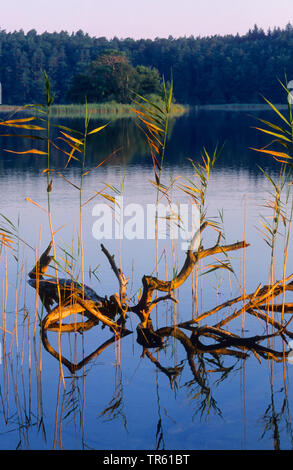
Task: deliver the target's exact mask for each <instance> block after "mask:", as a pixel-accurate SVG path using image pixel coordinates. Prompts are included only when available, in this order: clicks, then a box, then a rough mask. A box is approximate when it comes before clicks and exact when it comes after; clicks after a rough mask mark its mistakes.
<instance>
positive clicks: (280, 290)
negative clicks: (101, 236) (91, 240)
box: [28, 223, 293, 393]
mask: <svg viewBox="0 0 293 470" xmlns="http://www.w3.org/2000/svg"><path fill="white" fill-rule="evenodd" d="M206 226H207V224H206V223H205V224H203V225H202V226H201V228H200V230H199V232H201V231H202V230H204V229H205V228H206ZM220 240H221V237H218V240H217V243H216V245H214V246H212V247H211V248H208V249H203V248H200V249H198V250H197V251H193V243H191V245H190V249H189V250H188V251H187V252H186V257H185V260H184V263H183V266H182V268H181V270H180V271H179V273H178V274H177V275H175V276H174V277H173V279H171V280H169V281H164V280H161V279H158V278H157V277H153V276H146V275H145V276H143V278H142V294H141V297H140V298H139V301H138V303H137V304H136V305H131V303H130V301H129V299H128V297H127V285H128V278H127V277H126V276H125V275H124V273H123V272H122V271H121V269H119V268H118V267H117V265H116V262H115V258H114V256H113V255H111V254H110V253H109V252H108V250H107V249H106V248H105V246H104V245H101V250H102V253H103V254H104V255H105V256H106V258H107V259H108V261H109V264H110V267H111V269H112V271H113V273H114V275H115V277H116V278H117V280H118V284H119V292H114V293H113V294H112V295H111V296H110V297H109V298H108V297H106V296H105V297H102V296H100V295H98V294H97V293H96V292H95V291H94V290H93V289H92V288H90V287H89V286H86V285H84V286H82V285H81V284H79V283H78V282H76V281H73V280H71V279H69V280H68V279H59V280H58V281H56V279H53V278H49V277H48V278H47V279H46V278H44V273H45V272H46V269H47V267H48V265H49V263H50V261H51V260H52V256H50V254H49V253H50V248H51V244H50V245H49V246H48V247H47V249H46V250H45V251H44V253H43V254H42V255H41V257H40V259H39V260H38V261H37V263H36V266H35V267H34V268H33V269H32V270H31V271H30V273H29V277H30V280H29V281H28V282H29V284H30V285H31V286H32V287H34V288H35V289H36V290H37V292H38V294H39V296H40V298H41V301H42V302H43V304H44V306H45V308H46V311H47V315H46V316H45V318H44V319H43V320H42V322H41V331H42V341H43V344H44V346H45V348H46V350H47V351H48V352H49V353H51V354H52V355H53V356H54V357H56V358H57V357H58V358H59V359H60V357H61V361H62V362H63V364H64V365H66V366H67V367H68V369H69V370H70V371H71V372H74V371H76V370H78V369H79V366H78V365H72V364H70V363H69V362H68V360H67V359H66V358H64V357H63V356H62V355H61V354H59V353H57V352H56V351H54V349H53V348H52V346H51V345H50V342H49V340H48V337H47V331H53V332H54V331H61V332H69V333H70V332H80V333H83V332H86V331H88V330H89V329H91V328H93V327H95V326H96V325H98V324H101V325H102V328H104V327H108V328H109V329H110V330H111V331H112V332H113V333H114V337H113V338H116V339H117V338H122V337H124V336H127V335H128V334H130V333H131V331H130V330H128V329H127V328H126V324H127V319H128V317H129V316H130V315H131V314H132V313H134V314H135V315H136V316H137V317H138V319H139V324H138V326H137V328H136V331H137V342H138V343H139V344H140V345H141V346H142V347H143V356H146V357H148V358H149V359H150V361H151V362H152V363H153V364H154V365H155V366H156V367H157V368H158V369H159V370H160V371H161V372H163V373H165V374H166V375H167V376H168V378H169V380H170V383H171V386H173V383H174V380H175V378H176V377H177V375H178V374H179V372H180V367H178V368H176V367H175V369H173V368H168V367H165V366H163V365H162V364H161V363H160V361H159V360H158V359H157V358H155V357H154V356H153V355H152V354H151V353H150V351H149V349H150V348H159V349H161V348H162V347H163V345H164V343H165V341H166V339H167V338H169V337H173V338H174V339H176V340H177V341H179V343H181V344H182V346H183V348H184V350H185V352H186V354H187V361H188V364H189V366H190V368H191V371H192V373H193V376H194V378H195V380H196V381H197V382H198V383H199V384H200V385H201V387H202V389H203V390H205V393H206V392H207V390H206V389H205V387H206V386H205V384H204V382H203V381H202V375H201V373H199V372H198V370H197V367H196V364H195V357H201V356H205V355H206V354H208V355H211V356H212V357H213V358H216V360H217V361H220V359H219V358H220V357H225V356H233V357H234V358H235V359H236V360H239V359H246V358H247V357H248V356H249V353H252V354H254V356H255V357H256V358H257V360H259V361H260V360H261V358H264V359H269V358H271V359H273V360H275V361H282V360H283V359H284V357H285V356H286V355H287V354H288V353H285V352H284V351H283V350H281V351H278V350H276V349H273V348H271V347H269V345H268V340H269V339H271V338H274V337H277V336H279V337H281V338H282V339H283V340H285V341H286V342H287V343H288V341H287V338H293V333H292V332H291V331H290V330H289V325H290V323H291V319H292V318H293V317H290V318H289V320H288V321H287V322H284V323H281V322H280V321H278V320H276V318H274V317H273V315H272V316H271V315H270V304H271V303H272V301H273V299H275V298H276V297H278V296H279V295H282V294H284V293H285V292H286V291H292V290H293V281H292V277H293V275H290V276H289V277H287V278H286V279H285V280H281V281H277V282H276V283H274V285H265V286H260V285H259V286H258V287H257V289H256V290H255V291H254V292H252V293H250V294H246V295H241V296H238V297H235V298H233V299H229V300H227V301H226V302H224V303H222V304H220V305H217V306H216V307H214V308H213V309H211V310H209V311H207V312H204V313H203V314H201V315H199V316H197V317H195V318H193V319H191V320H189V321H186V322H183V323H179V324H177V325H171V326H165V327H163V328H159V329H157V330H155V329H154V327H153V323H152V319H151V313H152V310H153V309H154V307H155V306H156V305H158V304H159V303H160V302H164V301H166V300H171V301H173V302H177V300H176V299H175V296H174V292H175V291H176V290H177V289H178V288H179V287H180V286H181V285H182V284H183V283H184V282H185V281H186V280H187V278H188V277H189V275H190V274H191V273H192V271H193V270H194V268H195V266H196V264H197V263H198V261H199V260H201V259H203V258H206V257H210V256H213V255H215V254H220V253H223V254H224V253H228V252H231V251H235V250H241V249H244V248H247V247H248V246H249V244H248V243H247V242H245V241H241V242H237V243H233V244H229V245H220V244H219V243H220ZM57 282H58V283H59V289H60V293H61V295H60V299H61V302H60V301H59V298H58V295H57ZM159 292H163V293H165V295H162V296H158V295H156V296H155V294H158V293H159ZM237 304H241V305H240V306H239V307H238V308H236V309H235V310H234V312H233V313H232V314H230V315H228V316H223V318H222V319H221V320H220V321H218V322H217V323H215V324H214V325H212V326H209V325H201V326H199V323H200V322H202V321H203V320H205V319H209V320H210V319H211V318H212V316H213V315H214V314H215V313H217V312H220V311H221V310H222V311H223V312H225V311H226V310H227V308H231V307H232V306H234V305H237ZM292 305H293V304H292V303H288V302H287V303H285V302H284V303H283V304H282V303H278V304H276V305H275V306H272V308H271V311H272V312H284V313H286V312H291V311H292V309H293V307H292ZM77 314H80V315H82V317H83V318H82V321H76V315H77ZM242 314H249V315H253V316H256V317H257V318H258V320H259V321H261V322H262V323H263V326H264V334H263V335H256V336H251V337H242V336H239V335H236V334H234V333H231V332H228V331H227V330H226V329H225V330H224V329H223V327H226V326H227V325H228V324H230V323H231V322H232V321H233V320H234V319H236V318H238V317H239V316H240V315H242ZM72 315H73V316H74V321H71V322H69V323H65V322H63V320H64V319H67V318H70V317H71V316H72ZM287 318H288V317H287ZM60 319H61V321H62V324H61V325H60V323H59V322H60ZM268 325H270V326H271V328H272V329H273V331H272V332H270V333H268V331H267V327H268ZM183 330H185V331H183ZM188 331H189V335H188V334H187V332H188ZM207 340H208V341H209V343H208V344H207V343H206V341H207ZM264 342H266V344H265V345H264V344H261V343H264ZM110 343H111V341H110ZM110 343H109V344H110ZM105 344H106V343H105ZM107 344H108V343H107ZM101 348H102V350H103V347H102V346H101ZM97 351H101V349H100V348H98V350H97ZM93 354H94V353H93ZM90 357H92V355H90ZM88 360H90V359H88ZM213 360H214V359H213ZM221 367H222V366H221ZM221 367H220V366H219V370H221ZM217 370H218V369H217ZM223 370H225V368H224V369H223Z"/></svg>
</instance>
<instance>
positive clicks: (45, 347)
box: [0, 113, 293, 449]
mask: <svg viewBox="0 0 293 470" xmlns="http://www.w3.org/2000/svg"><path fill="white" fill-rule="evenodd" d="M64 124H66V122H65V121H64ZM67 124H68V123H67ZM251 125H252V121H251V119H250V118H249V117H248V116H247V115H246V114H243V113H235V114H234V113H232V114H231V113H230V114H229V113H212V114H208V115H207V114H206V113H199V114H195V115H192V116H189V117H187V116H185V117H182V118H180V119H178V120H174V121H173V122H172V132H171V135H170V138H169V142H168V152H167V158H168V159H167V161H166V164H167V167H166V168H167V172H170V174H172V169H174V171H175V170H176V172H177V170H178V172H180V171H181V170H182V173H183V174H184V175H187V176H188V170H186V168H187V166H186V158H188V157H192V158H198V157H199V155H200V151H201V149H202V146H203V145H206V146H207V147H208V148H214V145H215V143H216V142H217V141H219V143H222V141H223V140H226V147H225V152H224V153H223V159H219V161H218V165H217V168H216V171H215V181H214V183H215V184H214V183H213V185H212V187H211V193H210V194H211V197H210V200H209V204H210V206H209V207H210V208H211V212H212V213H213V212H214V213H215V212H216V210H217V209H218V208H219V207H225V208H226V207H227V210H228V219H226V222H227V233H228V234H229V237H231V238H232V241H233V242H234V241H235V240H238V239H239V240H241V239H242V234H243V231H242V227H241V226H240V225H241V224H238V223H237V224H235V216H237V217H239V214H240V213H241V214H242V212H241V210H242V205H241V204H242V199H243V197H244V195H247V196H248V197H247V206H246V207H247V213H248V221H249V227H247V233H249V240H248V241H249V243H251V250H252V251H251V253H252V254H251V255H249V253H250V252H248V251H247V257H249V256H250V258H249V261H251V263H250V266H249V267H247V285H246V287H247V292H248V289H250V288H251V290H250V291H249V292H250V294H248V297H247V298H244V297H243V295H242V296H239V292H238V293H237V295H236V297H234V298H233V299H231V298H230V297H229V289H227V290H224V288H222V286H221V287H220V288H219V289H218V288H217V297H216V296H215V295H213V294H214V291H215V289H214V288H213V287H212V282H211V281H208V282H207V284H206V285H205V287H204V288H203V291H202V292H201V296H202V298H203V300H204V308H202V309H200V308H198V309H197V308H196V307H195V306H196V303H195V302H194V297H192V305H191V306H190V302H189V301H188V300H187V299H189V300H190V297H188V296H189V294H190V291H191V289H189V288H190V284H189V286H188V289H185V290H184V289H183V291H181V292H180V295H179V296H178V299H179V300H180V302H179V304H180V306H181V311H180V310H179V307H178V310H176V309H177V304H176V303H174V302H173V300H172V298H171V296H170V297H169V298H168V294H169V292H166V291H164V294H162V296H163V297H165V299H163V300H160V301H159V302H157V303H156V304H153V303H151V304H150V305H151V306H152V308H153V310H152V315H151V320H152V322H151V324H150V323H147V324H145V323H146V322H144V320H145V319H146V318H145V317H144V315H143V314H142V313H141V312H142V310H143V309H142V308H141V307H142V304H140V305H139V302H138V303H137V302H134V300H133V298H132V302H131V303H129V305H128V307H130V310H132V311H130V310H129V312H126V315H128V314H129V316H128V317H126V316H124V315H123V311H124V307H123V305H122V309H121V306H119V298H117V297H113V298H110V297H111V295H113V292H114V290H115V288H114V287H113V279H112V277H111V276H110V275H109V276H108V274H105V272H106V271H105V270H102V271H101V279H102V280H103V286H104V285H105V290H104V292H107V293H108V292H109V293H108V296H107V301H108V303H107V306H105V297H106V295H105V296H104V295H101V294H100V295H98V294H97V293H96V292H94V293H93V292H92V295H94V297H91V298H90V299H85V300H87V301H89V300H91V301H92V302H94V304H89V303H86V304H83V305H82V303H83V300H84V299H83V297H82V295H80V294H79V299H78V300H79V302H77V304H78V310H75V311H73V310H74V308H76V305H75V306H74V305H73V302H69V303H68V304H67V305H65V304H64V305H63V307H64V308H66V307H68V310H67V314H68V316H64V321H63V319H62V329H61V328H60V322H59V314H58V308H57V310H55V313H54V314H56V317H55V318H54V317H53V316H52V315H51V314H52V311H53V310H54V307H55V308H56V305H57V304H58V295H56V292H55V291H54V285H52V283H51V287H53V291H52V290H51V293H49V295H48V289H47V288H48V284H47V285H45V284H44V285H43V286H45V289H44V290H43V292H42V282H39V285H38V286H37V282H36V281H35V284H34V282H33V279H31V281H32V282H31V286H26V279H25V274H22V276H23V277H24V279H22V278H21V276H20V278H19V279H18V281H16V280H15V279H16V277H15V276H14V270H13V269H12V268H11V265H8V267H7V269H8V278H9V283H8V284H9V285H8V294H7V293H6V292H5V291H6V289H5V286H6V284H5V281H4V282H3V283H2V286H1V291H2V292H1V302H2V313H3V315H2V324H1V328H2V330H1V331H2V340H3V341H2V345H3V351H2V365H1V374H2V377H1V390H0V407H1V408H0V409H1V424H0V432H1V447H2V448H6V449H9V448H21V449H22V448H26V449H28V448H49V449H50V448H52V447H53V448H64V449H69V448H82V449H90V448H96V449H99V448H108V449H111V448H112V449H113V448H114V447H115V446H116V448H117V449H127V448H128V449H130V448H132V449H135V448H149V449H170V448H176V449H179V448H180V449H189V448H190V449H191V448H193V449H194V448H195V449H197V448H198V449H199V448H210V449H211V448H220V449H225V448H231V449H232V448H234V449H237V448H241V446H242V447H244V448H245V447H246V448H269V449H270V448H275V449H279V448H291V447H292V429H291V424H290V423H291V417H290V406H289V405H290V400H289V397H290V392H289V378H290V374H291V370H290V367H291V364H290V363H289V362H288V361H287V356H288V353H289V351H290V349H289V343H290V341H291V339H292V338H293V336H292V331H291V329H290V326H292V325H290V324H289V325H287V326H286V322H287V321H289V319H290V313H292V312H290V310H288V312H287V313H286V314H285V318H284V319H285V322H283V321H282V313H280V312H279V311H278V307H276V305H275V306H274V309H273V310H268V305H267V304H269V303H270V300H271V299H277V298H278V296H279V297H280V300H279V301H278V302H279V304H278V305H279V307H280V305H282V302H283V297H282V293H283V284H282V282H280V283H279V284H278V283H277V284H276V285H275V287H274V289H273V290H274V293H273V295H272V292H271V291H270V290H269V289H268V287H267V286H266V285H265V283H263V282H262V284H263V287H262V288H261V289H260V290H259V292H258V297H257V296H255V295H254V294H255V289H256V286H258V284H259V282H261V281H263V279H266V277H265V276H266V274H267V272H266V271H265V261H264V259H265V254H264V248H263V244H261V243H260V242H259V240H256V239H255V238H254V236H253V235H251V234H252V231H251V230H250V229H251V228H252V226H253V224H254V223H255V218H256V215H255V214H256V211H257V210H258V209H256V206H257V204H259V203H260V200H261V198H263V189H264V183H263V180H262V179H261V176H260V174H259V173H257V167H256V163H257V164H260V165H261V166H264V167H265V168H267V169H269V170H270V171H274V168H275V166H274V164H273V163H272V161H271V160H266V159H262V160H261V159H260V158H259V156H258V158H257V160H256V157H255V154H254V153H253V152H251V151H250V150H249V148H248V147H250V146H252V147H260V146H261V145H262V141H261V136H259V135H258V134H257V133H254V131H253V130H252V129H251ZM78 126H81V123H80V122H79V121H75V122H71V123H70V127H73V128H76V127H78ZM21 145H23V142H22V143H21ZM89 145H90V147H89V149H88V150H89V151H88V163H87V164H88V167H89V168H92V167H93V166H95V165H96V164H98V163H99V162H100V161H102V160H103V159H104V158H105V156H107V155H109V154H111V153H112V152H113V150H115V149H119V148H121V150H120V151H119V156H118V154H117V155H116V156H114V157H113V159H112V158H110V159H109V160H108V161H107V163H106V165H105V166H103V167H101V171H100V172H99V173H98V174H95V175H92V176H90V177H89V180H88V184H89V186H90V188H97V182H98V183H100V182H101V181H105V180H107V182H109V183H113V184H115V185H117V187H118V186H119V183H120V182H121V179H122V176H123V174H124V169H123V168H122V166H121V165H120V164H121V162H123V163H125V165H126V164H128V166H127V168H126V170H125V172H126V175H127V177H129V180H130V182H129V186H128V187H129V192H130V194H128V195H126V197H129V199H131V200H134V198H137V197H138V196H137V195H138V194H140V195H141V196H142V198H143V199H144V200H143V202H152V201H153V199H152V198H153V193H152V192H151V191H150V190H149V189H147V187H146V185H145V186H144V187H143V188H142V185H141V179H142V178H143V180H144V181H147V180H148V179H150V173H151V171H150V170H151V166H152V164H151V163H150V160H149V155H148V149H147V148H146V145H145V142H144V140H143V139H142V136H141V134H140V133H139V131H138V129H137V127H136V126H135V124H134V122H133V121H131V120H119V121H116V122H115V123H112V124H111V125H109V126H108V127H107V129H106V132H105V136H103V138H102V139H101V138H100V136H96V138H95V139H94V140H92V141H90V142H89ZM2 147H5V148H13V149H16V150H17V147H16V140H15V139H12V138H11V139H10V138H7V140H5V142H4V143H3V145H2ZM21 150H23V147H22V148H21ZM58 158H59V157H58ZM58 158H57V153H56V154H54V159H55V161H54V163H53V165H54V167H55V168H58V167H59V168H63V167H64V161H63V160H62V159H59V160H58ZM118 158H119V160H117V159H118ZM118 163H119V165H118ZM130 163H131V164H130ZM0 165H1V167H0V169H1V185H2V203H3V201H4V203H3V204H2V208H1V212H2V211H3V212H4V209H5V210H6V209H7V208H8V209H9V210H10V213H9V214H7V215H9V216H13V217H14V216H15V214H16V213H18V211H19V212H20V216H21V218H23V219H24V228H23V230H25V231H26V234H25V238H26V239H28V240H29V242H30V243H31V245H33V246H34V244H35V243H36V240H35V238H36V229H37V230H38V228H39V226H40V225H42V226H43V227H46V225H45V222H44V219H43V218H42V215H40V214H39V211H37V212H34V210H35V208H33V209H32V208H31V207H29V208H28V207H27V205H26V206H25V204H24V203H23V204H22V202H21V200H22V198H23V199H24V197H26V196H27V195H31V196H32V198H33V199H36V200H37V201H38V202H39V203H40V204H43V205H45V202H44V200H45V197H46V194H45V195H44V194H43V188H42V187H41V184H40V182H39V178H38V177H37V175H39V174H40V170H42V169H44V168H45V167H46V163H45V162H44V161H43V160H42V158H40V159H36V158H30V157H28V158H20V157H16V156H13V157H11V156H10V155H9V154H5V153H3V152H2V153H1V159H0ZM69 173H70V178H69V179H70V180H71V181H73V182H75V183H76V184H78V174H79V169H78V167H77V166H75V165H74V164H73V166H72V168H71V169H70V170H69V169H68V170H66V171H65V172H64V174H65V175H66V176H68V174H69ZM75 174H77V178H75ZM26 184H27V186H26ZM54 184H55V186H54V192H53V193H52V201H53V204H54V207H55V209H56V212H55V215H56V226H57V225H58V226H61V225H63V224H64V223H65V222H67V219H68V221H69V222H68V226H69V225H70V224H71V223H72V219H73V206H74V204H73V202H72V201H71V197H72V194H71V192H70V189H71V188H70V189H68V188H69V187H67V186H66V191H64V182H63V180H61V179H57V178H56V180H55V181H54ZM87 189H88V188H86V189H85V191H87ZM127 189H128V188H127ZM126 192H127V191H126ZM148 197H149V199H148ZM42 198H43V199H42ZM65 198H66V204H67V203H68V205H67V207H68V212H67V213H66V214H65V213H64V200H65ZM135 200H136V199H135ZM4 204H5V205H6V207H5V208H4ZM85 219H86V223H87V224H88V226H87V228H88V232H87V233H85V244H86V246H87V253H86V257H87V260H89V264H90V263H94V261H93V259H95V262H96V255H97V243H96V241H93V240H92V236H91V223H92V219H91V214H89V215H87V217H86V218H85ZM237 220H239V218H238V219H237ZM32 227H34V230H33V231H32ZM70 227H71V225H70ZM32 232H33V233H32ZM71 236H72V233H71V228H70V229H68V231H67V232H65V233H64V232H62V237H63V238H64V240H66V241H68V240H71ZM44 238H45V239H46V236H44ZM208 239H209V238H208ZM45 241H46V240H44V243H45ZM37 243H39V241H38V242H37ZM42 243H43V239H42ZM62 246H63V245H62ZM112 246H113V245H111V250H112ZM125 247H126V248H125V252H126V254H127V256H125V257H124V258H123V263H122V264H123V266H125V267H126V269H127V270H128V271H130V270H131V268H130V265H131V259H130V258H129V253H131V255H132V256H133V257H134V258H135V260H136V261H137V265H138V268H137V265H136V266H135V267H136V268H137V269H136V271H135V276H134V279H133V282H134V284H135V289H136V287H137V290H138V291H139V289H140V288H141V285H140V280H141V277H142V275H143V274H145V273H149V272H152V269H153V263H152V260H151V254H152V253H153V245H152V247H151V248H149V247H146V244H144V245H143V246H142V245H139V242H135V241H132V242H131V243H128V244H127V242H126V245H125ZM108 248H109V247H108ZM109 249H110V248H109ZM28 250H29V249H28ZM115 250H116V246H115V248H113V252H114V251H115ZM4 255H5V253H3V254H2V258H1V263H2V264H1V266H0V267H1V269H3V267H5V257H4ZM181 255H182V254H181ZM26 256H27V257H28V259H29V262H30V260H31V259H32V258H33V256H31V252H30V251H29V255H28V252H26ZM19 259H21V256H19ZM25 259H27V258H25ZM247 259H248V258H247ZM105 261H107V260H105ZM181 261H182V264H181V265H183V262H184V259H182V256H181V258H180V262H181ZM98 262H100V259H99V260H98V261H97V263H98ZM23 263H24V264H23V265H22V266H21V269H20V273H26V272H27V271H28V267H27V266H26V265H25V262H24V261H23ZM86 264H87V261H86ZM289 265H290V263H289ZM1 274H2V279H3V278H4V279H5V269H3V271H2V273H1ZM280 277H281V276H280ZM2 279H1V280H2ZM44 280H45V281H46V278H44ZM114 280H115V278H114ZM21 281H22V282H21ZM39 281H41V280H40V279H39ZM115 281H116V280H115ZM290 283H291V279H289V278H288V279H286V286H287V290H286V294H289V295H290V292H291V290H292V289H291V287H292V285H291V284H290ZM15 285H16V290H15ZM91 285H92V284H91ZM192 286H193V284H192ZM31 287H33V288H36V289H37V291H36V294H37V295H36V298H34V295H32V292H33V293H34V291H33V289H32V288H31ZM67 287H69V289H70V290H71V292H72V291H75V294H76V288H77V287H78V286H77V285H76V284H72V283H71V281H70V282H69V283H68V284H67ZM183 288H184V286H183ZM237 288H238V285H237ZM89 289H90V288H89ZM100 289H101V293H103V290H102V288H101V287H99V292H100ZM135 289H134V291H135ZM88 292H89V291H88ZM21 294H23V305H24V307H23V308H21V305H22V304H21V301H20V299H21ZM249 295H251V297H249ZM267 295H268V296H269V297H266V296H267ZM38 296H40V300H41V305H40V304H38ZM237 296H238V297H237ZM224 298H226V299H227V298H228V299H230V303H229V301H225V302H224V301H222V300H221V299H223V300H224ZM176 299H177V297H176ZM235 299H236V300H235ZM237 299H238V300H237ZM56 300H57V304H56ZM64 300H65V299H64ZM232 300H233V302H232ZM234 300H235V302H234ZM14 301H15V304H14ZM153 301H154V298H152V301H151V302H153ZM95 302H96V303H98V304H99V302H101V303H104V304H103V307H104V310H103V311H101V309H99V308H98V309H97V310H95V308H96V307H97V305H96V304H95ZM197 302H198V304H200V300H199V299H198V300H197ZM221 302H222V303H221ZM227 302H228V303H227ZM286 302H287V298H286ZM6 304H7V305H6ZM205 306H206V307H205ZM244 307H245V310H243V308H244ZM89 308H90V309H91V310H92V312H94V313H95V315H94V314H93V313H92V312H91V311H90V310H88V309H89ZM92 308H94V310H93V309H92ZM282 310H283V309H282ZM97 311H98V313H99V317H97ZM157 311H158V318H159V324H157V321H156V320H155V316H156V315H155V314H156V313H157ZM244 311H245V312H246V313H245V322H244V324H245V328H243V324H242V317H243V315H244ZM63 313H64V310H63ZM4 314H5V315H6V317H5V315H4ZM50 315H51V316H50ZM101 315H104V316H101ZM180 315H181V316H180ZM286 315H287V316H286ZM78 316H79V317H78ZM182 316H183V318H182ZM105 317H106V318H105ZM78 318H80V321H78V320H77V319H78ZM195 319H196V320H197V322H195V321H194V320H195ZM103 320H104V322H103ZM165 320H166V321H165ZM106 322H108V323H106ZM203 322H204V323H203ZM137 323H138V324H137ZM142 323H144V325H142ZM105 324H106V326H105V327H104V325H105ZM284 325H285V327H284ZM245 329H247V330H248V331H245ZM268 371H269V374H268ZM245 425H246V426H247V427H245ZM245 433H246V441H245V438H244V437H243V439H242V435H245ZM113 436H119V440H118V441H116V440H115V443H113Z"/></svg>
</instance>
